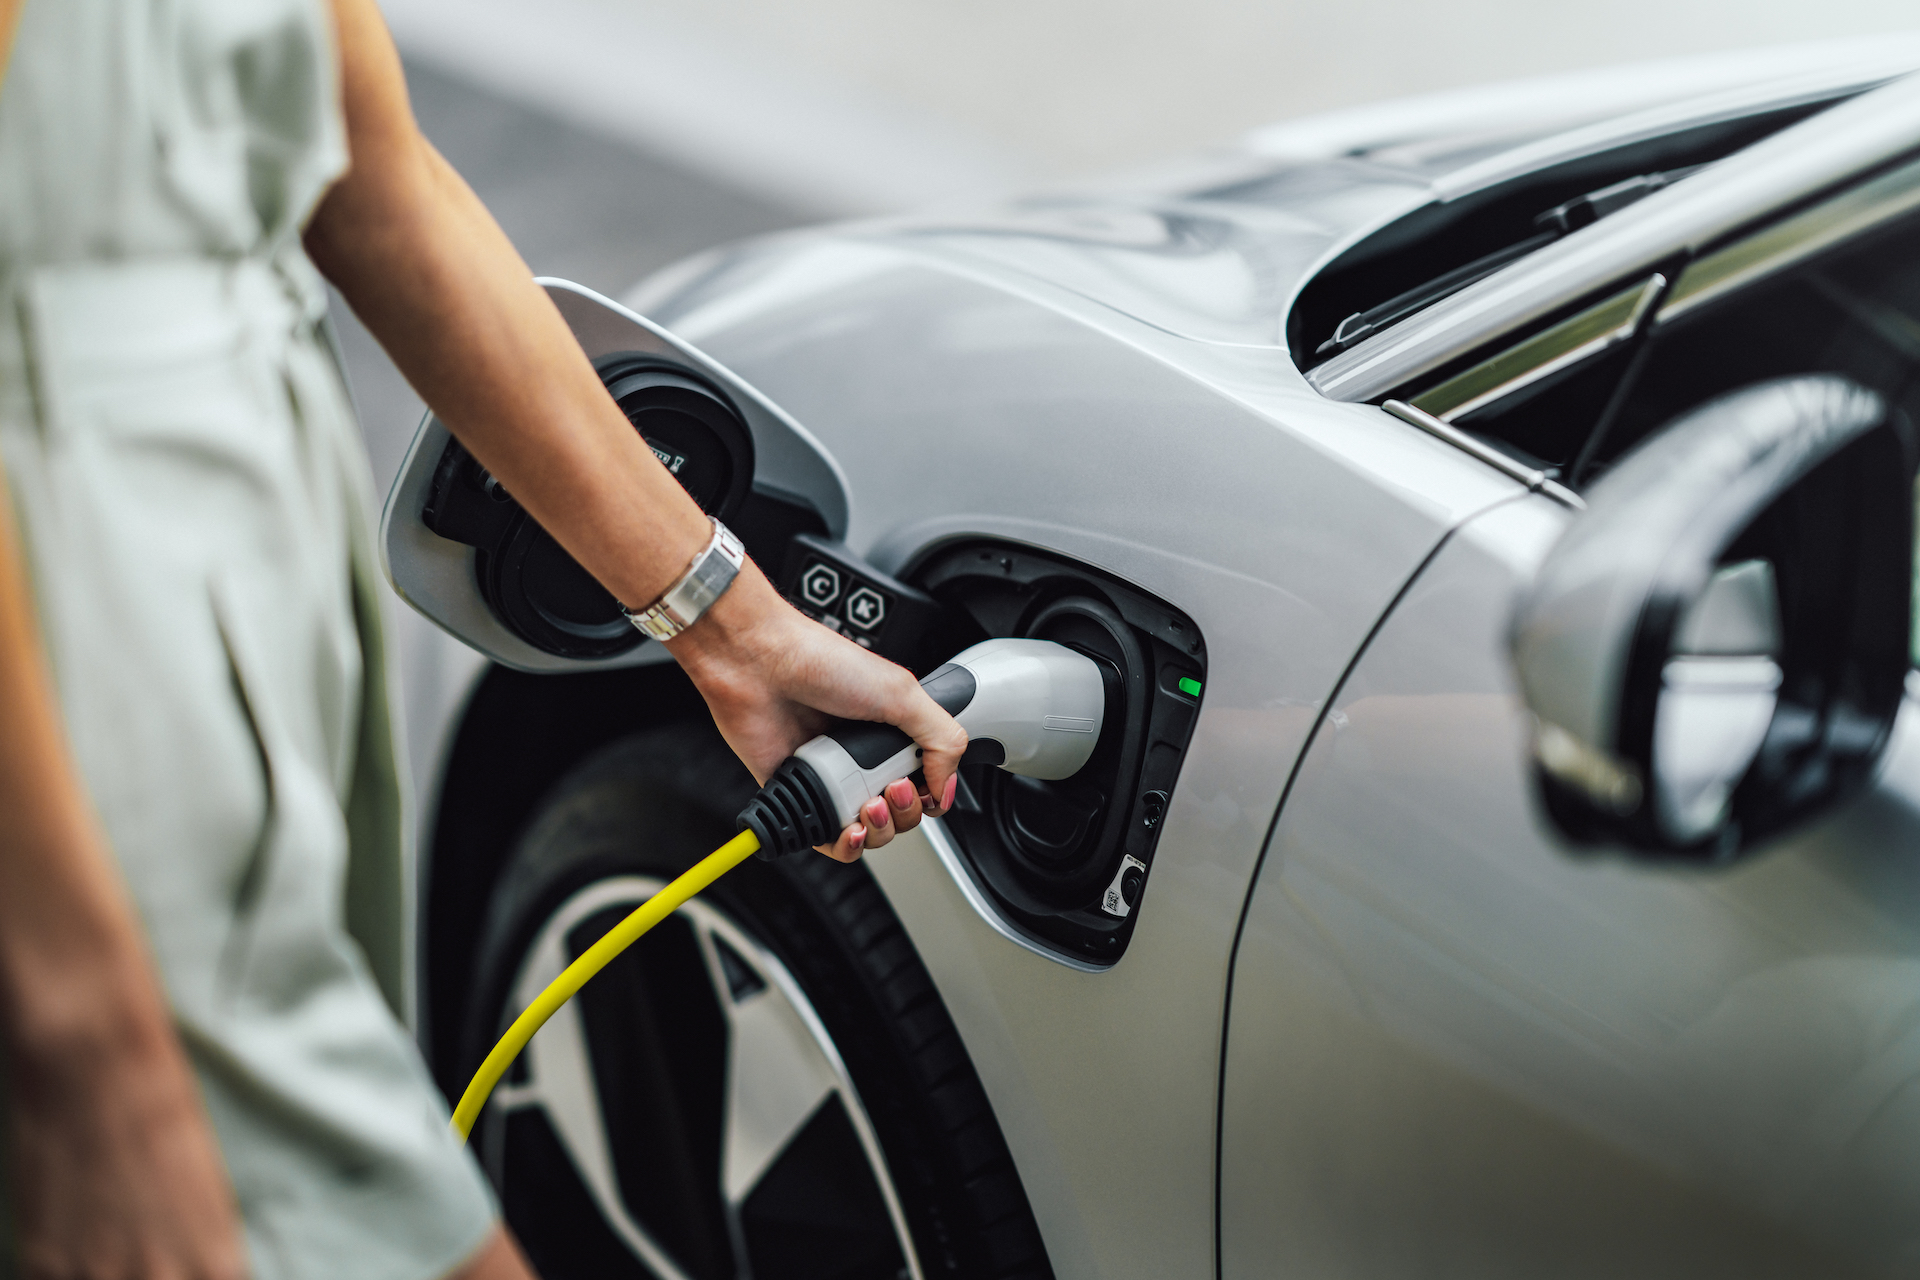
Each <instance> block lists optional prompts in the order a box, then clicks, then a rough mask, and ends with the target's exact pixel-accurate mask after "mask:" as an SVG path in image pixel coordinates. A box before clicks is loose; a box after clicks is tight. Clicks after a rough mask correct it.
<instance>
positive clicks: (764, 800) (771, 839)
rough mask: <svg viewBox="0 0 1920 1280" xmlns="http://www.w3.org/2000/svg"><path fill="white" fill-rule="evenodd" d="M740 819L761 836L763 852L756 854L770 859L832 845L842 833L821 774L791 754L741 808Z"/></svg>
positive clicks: (743, 824) (740, 821) (744, 825)
mask: <svg viewBox="0 0 1920 1280" xmlns="http://www.w3.org/2000/svg"><path fill="white" fill-rule="evenodd" d="M738 821H739V824H740V826H741V827H743V828H744V829H746V830H748V831H751V832H753V834H754V835H755V836H757V837H759V840H760V851H759V853H757V854H756V855H755V856H756V857H760V858H765V859H766V860H767V861H769V862H771V861H773V860H774V859H776V858H784V857H786V856H787V855H788V854H790V853H799V852H800V851H802V850H803V849H811V848H813V847H814V846H815V845H820V844H831V843H832V842H833V841H834V840H835V839H836V838H837V837H838V836H839V834H840V829H839V827H838V825H837V824H836V822H835V819H834V815H833V804H832V801H831V800H830V799H829V798H828V795H827V789H826V787H824V786H822V785H821V783H820V775H819V774H817V773H815V772H814V771H813V766H812V765H810V764H808V763H807V762H806V761H804V760H802V759H800V758H799V757H798V756H788V757H787V758H786V760H785V761H784V762H782V763H781V765H780V767H779V768H778V769H775V770H774V771H773V776H772V777H771V778H768V779H767V785H766V786H764V787H761V788H760V791H759V793H758V794H756V795H755V796H754V797H753V799H752V800H751V801H749V802H748V803H747V807H746V808H744V809H742V810H741V811H740V817H739V819H738Z"/></svg>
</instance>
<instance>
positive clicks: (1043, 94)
mask: <svg viewBox="0 0 1920 1280" xmlns="http://www.w3.org/2000/svg"><path fill="white" fill-rule="evenodd" d="M383 7H384V9H385V11H386V15H387V19H388V22H389V23H390V24H391V25H392V27H393V30H394V34H395V37H396V39H397V40H398V42H399V44H400V48H401V53H402V55H403V57H404V58H405V59H406V62H407V74H408V80H409V83H410V84H411V87H412V91H413V100H414V109H415V111H416V113H417V114H418V115H419V118H420V123H421V125H422V126H423V128H424V129H425V131H426V134H427V136H428V137H429V138H431V139H432V140H433V141H434V143H435V144H436V145H437V146H438V147H439V148H440V150H441V151H442V152H443V153H444V154H445V155H446V156H447V158H448V159H449V160H450V161H451V162H452V163H453V164H454V166H455V167H456V168H458V169H459V170H460V172H461V173H462V174H464V175H465V176H466V178H467V180H468V181H469V182H470V183H471V184H472V185H473V187H474V189H475V190H476V191H477V192H478V193H479V195H480V198H481V199H482V200H484V201H485V202H486V203H487V205H488V206H489V207H490V208H491V209H492V210H493V212H494V214H495V216H496V217H498V218H499V220H500V222H501V224H502V225H503V226H504V227H505V228H506V230H507V233H508V234H509V235H510V236H512V237H513V239H514V241H515V243H516V244H518V245H519V247H520V251H521V253H522V255H523V256H524V257H525V258H526V260H527V262H528V263H529V264H530V265H531V266H532V267H533V269H534V271H535V272H536V273H538V274H542V275H556V276H563V277H566V278H568V279H572V280H576V281H578V282H580V283H582V284H585V285H588V286H589V287H592V288H594V289H598V290H599V291H601V292H603V293H607V294H612V295H616V296H617V295H619V294H622V293H624V292H625V291H626V290H627V288H628V287H629V286H630V285H632V284H633V283H634V282H635V281H637V280H639V279H640V278H641V277H642V276H644V275H646V274H648V273H649V272H651V271H653V270H655V269H657V268H659V267H662V266H665V265H667V264H668V263H670V262H673V261H675V260H676V259H678V258H681V257H684V256H685V255H687V254H690V253H693V252H695V251H696V250H700V249H704V248H708V247H710V246H713V245H716V244H721V243H725V242H727V241H730V240H736V239H739V238H742V237H745V236H751V235H755V234H758V233H762V232H768V231H774V230H779V229H782V228H787V227H793V226H799V225H803V224H806V223H809V222H816V221H820V220H823V219H829V218H838V217H848V216H859V215H865V214H876V213H891V212H899V211H905V210H911V209H916V208H923V207H928V206H931V205H944V204H955V203H968V202H977V201H981V200H990V199H993V198H995V197H996V196H1002V195H1007V194H1012V193H1017V192H1021V191H1029V190H1036V189H1044V188H1047V187H1054V186H1060V185H1065V184H1071V183H1072V182H1074V181H1076V180H1079V179H1084V178H1088V177H1091V176H1095V175H1103V174H1107V173H1111V172H1114V171H1124V170H1127V169H1130V168H1134V167H1139V166H1147V165H1151V164H1152V163H1154V162H1156V161H1160V160H1163V159H1166V158H1169V157H1174V156H1178V155H1179V154H1181V153H1183V152H1191V151H1194V150H1196V149H1203V148H1207V147H1212V146H1218V145H1222V144H1231V143H1232V142H1233V140H1234V139H1235V138H1236V137H1237V136H1239V135H1241V134H1243V133H1245V132H1247V131H1249V130H1252V129H1256V128H1258V127H1259V126H1261V125H1263V124H1268V123H1272V122H1275V121H1279V120H1283V119H1287V118H1291V117H1297V116H1301V115H1306V114H1309V113H1312V112H1316V111H1323V110H1328V109H1332V108H1339V107H1349V106H1355V105H1358V104H1364V103H1368V102H1374V101H1379V100H1382V99H1386V98H1394V97H1404V96H1407V95H1412V94H1422V93H1430V92H1434V91H1438V90H1445V89H1450V88H1455V87H1459V86H1466V85H1476V84H1485V83H1491V82H1495V81H1503V80H1515V79H1527V78H1532V77H1536V76H1545V75H1553V74H1562V73H1566V72H1575V71H1579V70H1582V69H1586V68H1593V67H1600V66H1608V65H1615V64H1620V63H1630V62H1650V61H1658V60H1660V59H1666V58H1673V57H1681V56H1689V55H1700V54H1716V53H1730V52H1733V51H1738V50H1750V49H1755V48H1760V47H1764V46H1769V45H1778V44H1784V43H1789V42H1800V41H1810V40H1829V39H1839V38H1846V37H1854V38H1858V37H1862V36H1867V37H1871V36H1872V35H1873V34H1875V33H1878V32H1889V31H1895V30H1902V29H1907V28H1911V27H1913V26H1915V25H1916V23H1917V22H1920V12H1917V11H1916V9H1915V5H1914V0H1817V2H1815V0H1742V3H1740V4H1738V5H1732V4H1728V3H1726V2H1725V0H1592V2H1590V3H1587V4H1546V3H1542V2H1541V0H1449V2H1448V3H1445V4H1440V3H1432V2H1429V0H1355V2H1352V3H1345V4H1329V3H1325V2H1324V0H1322V2H1320V3H1305V2H1304V0H1291V2H1289V0H970V2H969V3H967V4H964V5H961V4H954V3H938V2H936V0H539V3H533V2H532V0H384V4H383ZM335 312H336V315H337V316H338V318H339V322H340V331H341V338H342V342H343V345H344V347H345V349H346V353H347V361H348V374H349V377H350V379H351V380H352V383H353V390H354V395H355V398H356V400H357V401H358V403H359V407H360V412H361V418H362V422H363V425H364V428H365V430H366V433H367V441H368V446H369V449H370V452H371V455H372V458H373V464H374V472H375V480H376V482H377V483H378V485H379V486H380V489H381V492H382V493H383V494H384V492H385V489H386V486H387V484H388V483H389V482H390V480H391V479H392V477H393V475H394V472H395V471H396V469H397V468H398V467H399V464H400V461H401V458H402V456H403V454H404V452H405V449H406V446H407V443H408V442H409V441H410V440H411V438H412V435H413V431H414V428H415V427H416V426H417V425H418V422H419V419H420V415H421V412H422V406H421V404H420V402H419V400H418V399H417V398H416V397H414V395H413V394H412V392H411V390H410V389H409V388H408V387H407V385H406V382H405V381H404V380H403V379H402V378H401V377H400V375H399V374H398V372H397V371H395V370H394V369H393V367H392V366H391V365H390V364H389V363H387V361H386V359H385V357H384V356H383V355H381V353H380V351H379V348H378V347H377V346H375V345H374V343H373V342H372V340H371V339H370V338H368V337H367V335H366V333H365V331H364V330H362V329H360V328H359V326H358V325H357V324H356V323H355V322H354V321H353V318H352V316H351V315H350V314H348V313H347V312H346V310H345V308H344V307H340V306H336V308H335ZM396 614H397V615H404V616H399V617H397V618H396V621H398V623H399V624H400V632H399V636H398V639H399V644H400V648H401V652H402V656H403V665H404V668H405V672H406V681H407V687H406V702H407V719H408V721H409V723H410V724H412V725H413V726H416V729H415V732H414V735H413V743H412V747H411V753H412V757H413V767H414V774H415V777H416V779H418V780H420V781H421V782H423V783H424V782H425V780H426V779H428V778H430V777H431V776H432V774H433V768H432V765H433V762H434V761H435V760H436V759H437V758H438V755H439V752H440V750H441V746H442V744H441V743H439V742H438V741H437V740H435V739H434V737H433V735H432V734H431V733H430V732H427V731H425V730H426V727H427V726H433V725H437V724H440V723H443V722H444V721H445V719H446V717H445V714H444V713H445V711H446V710H447V709H448V708H449V707H450V705H451V704H452V702H453V701H454V700H456V699H458V698H459V697H461V696H462V695H463V693H464V690H465V688H466V687H467V685H468V683H469V681H470V679H471V677H472V675H473V673H474V671H475V670H476V668H477V666H478V664H479V659H478V658H477V657H475V656H474V655H473V654H471V653H470V652H468V651H467V650H465V649H464V648H462V647H461V646H459V645H458V644H457V643H455V642H453V641H451V640H448V639H446V638H445V637H443V636H442V635H441V634H440V633H439V632H438V631H436V630H435V629H434V628H432V627H431V626H430V625H428V624H427V623H425V622H424V620H422V619H420V618H419V617H418V616H417V615H414V614H412V613H411V611H409V610H406V609H405V608H404V607H397V608H396ZM426 798H428V799H430V798H431V797H426Z"/></svg>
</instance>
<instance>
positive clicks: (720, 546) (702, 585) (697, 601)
mask: <svg viewBox="0 0 1920 1280" xmlns="http://www.w3.org/2000/svg"><path fill="white" fill-rule="evenodd" d="M746 558H747V549H746V548H745V547H744V546H742V545H741V544H740V539H738V538H736V537H734V536H733V530H731V529H729V528H727V526H725V525H723V524H721V523H720V522H719V521H718V520H715V521H714V522H713V541H711V542H709V543H708V544H707V549H706V550H705V551H702V552H701V553H700V554H699V555H697V556H695V557H694V558H693V564H692V565H691V566H689V567H688V569H687V571H686V572H685V573H684V574H682V575H680V580H679V581H678V582H676V583H674V584H673V585H672V586H670V587H668V588H667V590H666V594H665V595H662V596H661V597H660V598H659V599H658V600H656V601H654V603H653V604H651V605H649V606H648V607H647V608H645V609H642V610H641V611H640V612H638V613H635V612H634V611H633V610H631V609H626V610H623V612H625V613H626V615H627V621H628V622H631V623H632V624H633V625H634V626H636V627H638V628H640V630H642V631H644V632H645V633H646V634H647V635H650V636H652V637H653V638H654V639H655V640H671V639H673V638H674V637H675V636H677V635H679V634H680V633H681V632H682V631H685V630H686V629H687V628H688V627H690V626H692V625H693V624H694V623H696V622H698V621H699V620H700V615H701V614H703V613H705V612H706V611H707V609H708V607H709V606H710V605H712V604H713V602H714V601H715V600H718V599H719V598H720V597H721V596H722V595H724V594H726V590H727V588H728V587H730V586H732V585H733V579H734V577H735V575H737V574H738V573H739V572H740V566H741V565H742V564H743V563H745V561H746Z"/></svg>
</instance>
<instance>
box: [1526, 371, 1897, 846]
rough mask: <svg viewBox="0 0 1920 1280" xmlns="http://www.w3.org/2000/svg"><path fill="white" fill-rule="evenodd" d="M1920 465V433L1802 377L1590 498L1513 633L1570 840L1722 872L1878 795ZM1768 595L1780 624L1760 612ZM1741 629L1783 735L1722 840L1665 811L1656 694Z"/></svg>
mask: <svg viewBox="0 0 1920 1280" xmlns="http://www.w3.org/2000/svg"><path fill="white" fill-rule="evenodd" d="M1915 465H1916V448H1915V441H1914V435H1913V431H1912V428H1911V427H1910V425H1909V424H1908V423H1907V421H1906V419H1905V418H1904V416H1903V415H1901V414H1899V413H1898V412H1897V411H1895V410H1893V409H1891V408H1890V407H1889V406H1888V405H1887V404H1886V402H1885V401H1884V400H1882V399H1881V398H1880V397H1879V396H1877V395H1875V394H1874V393H1873V392H1871V391H1868V390H1866V389H1864V388H1862V387H1860V386H1859V385H1858V384H1856V383H1853V382H1851V381H1849V380H1847V379H1844V378H1838V377H1831V376H1815V377H1797V378H1786V379H1780V380H1777V381H1773V382H1767V383H1762V384H1760V385H1757V386H1754V387H1749V388H1746V389H1744V390H1741V391H1737V392H1733V393H1731V394H1729V395H1726V396H1723V397H1720V398H1719V399H1716V400H1714V401H1711V402H1709V403H1708V404H1706V405H1704V406H1702V407H1700V408H1699V409H1696V410H1694V411H1692V412H1691V413H1689V414H1687V415H1685V416H1684V417H1683V418H1681V419H1680V420H1679V421H1677V422H1675V423H1674V424H1673V425H1671V426H1669V427H1667V428H1666V429H1665V430H1663V431H1661V432H1659V433H1657V434H1656V435H1654V436H1653V437H1651V438H1650V439H1649V440H1648V441H1647V443H1645V444H1643V445H1642V446H1640V447H1639V448H1638V449H1636V450H1635V451H1633V452H1632V453H1630V454H1628V455H1627V456H1626V457H1625V458H1623V459H1622V460H1621V461H1620V463H1619V464H1618V465H1617V466H1615V467H1614V468H1613V470H1612V471H1610V472H1609V473H1608V474H1607V475H1606V476H1605V477H1604V478H1602V479H1601V480H1600V481H1599V482H1598V483H1597V484H1595V485H1594V486H1593V488H1592V489H1591V490H1590V491H1589V492H1588V494H1587V495H1586V496H1587V503H1588V507H1587V510H1586V511H1585V512H1584V513H1582V514H1581V515H1580V516H1579V517H1577V518H1576V519H1575V521H1574V523H1573V524H1572V526H1571V527H1570V528H1569V529H1568V530H1567V533H1566V535H1565V536H1564V537H1563V538H1562V539H1561V541H1560V542H1559V543H1558V544H1557V545H1556V546H1555V547H1554V549H1553V550H1552V552H1550V553H1549V555H1548V557H1547V559H1546V561H1545V562H1544V563H1543V564H1542V566H1541V569H1540V572H1539V574H1538V575H1537V576H1536V578H1535V580H1534V582H1533V584H1532V585H1531V587H1530V588H1529V589H1528V591H1527V592H1526V593H1525V594H1524V595H1523V597H1522V598H1521V600H1520V601H1519V602H1518V605H1517V607H1516V610H1515V614H1514V619H1513V625H1512V631H1511V648H1512V655H1513V660H1514V665H1515V668H1516V671H1517V674H1518V676H1519V681H1520V687H1521V692H1522V695H1523V697H1524V698H1525V700H1526V703H1527V705H1528V708H1529V709H1530V710H1531V711H1532V712H1533V715H1534V718H1535V725H1536V732H1535V736H1534V765H1535V769H1534V773H1535V778H1536V782H1537V786H1538V790H1539V793H1540V796H1541V799H1542V801H1543V804H1544V807H1545V809H1546V811H1547V813H1548V815H1549V816H1550V817H1551V819H1552V820H1553V822H1554V824H1555V825H1556V826H1557V827H1558V828H1559V829H1560V830H1561V832H1562V833H1563V834H1565V835H1566V836H1567V837H1568V838H1570V839H1572V840H1573V841H1575V842H1577V843H1582V844H1597V843H1607V844H1618V845H1623V846H1626V847H1627V848H1628V849H1631V850H1635V851H1639V852H1644V853H1650V854H1655V855H1659V856H1666V857H1681V858H1691V859H1697V860H1704V861H1715V860H1723V859H1726V858H1730V857H1732V856H1734V855H1736V854H1738V853H1740V852H1742V851H1743V850H1746V849H1749V848H1752V847H1753V846H1755V845H1756V844H1758V843H1760V842H1763V841H1765V840H1767V839H1770V838H1771V837H1774V836H1776V835H1778V834H1780V833H1781V832H1784V831H1786V830H1787V829H1789V828H1791V827H1793V826H1796V825H1798V824H1799V823H1801V822H1804V821H1806V820H1808V819H1810V818H1812V817H1815V816H1817V815H1819V814H1820V813H1823V812H1826V811H1828V810H1830V809H1832V808H1833V807H1835V806H1836V805H1837V804H1838V803H1839V802H1840V801H1842V800H1843V799H1845V798H1846V797H1848V796H1849V795H1851V794H1852V793H1854V792H1855V791H1857V790H1859V789H1860V788H1861V787H1863V786H1864V785H1865V784H1866V783H1867V781H1868V780H1869V779H1870V777H1871V776H1872V773H1873V769H1874V766H1875V764H1876V763H1877V761H1878V759H1879V756H1880V753H1881V750H1882V749H1883V747H1884V746H1885V744H1886V741H1887V738H1888V735H1889V733H1890V732H1891V730H1892V726H1893V720H1894V716H1895V714H1896V713H1897V712H1898V710H1899V708H1900V704H1901V700H1902V697H1903V694H1904V689H1905V683H1906V675H1907V670H1908V667H1909V663H1910V653H1911V647H1910V642H1909V630H1910V627H1911V625H1912V591H1913V532H1914V529H1913V522H1914V472H1915ZM1755 565H1758V566H1763V567H1764V568H1765V572H1766V574H1768V575H1770V578H1769V581H1768V582H1767V583H1766V584H1765V585H1764V587H1762V586H1761V585H1760V584H1759V583H1758V578H1759V576H1760V575H1761V570H1760V569H1756V568H1753V566H1755ZM1727 566H1732V568H1727ZM1716 575H1719V581H1716ZM1710 587H1712V588H1716V590H1715V592H1714V595H1715V597H1716V598H1715V599H1713V600H1708V599H1707V596H1708V594H1709V589H1710ZM1761 590H1764V591H1765V592H1767V593H1769V594H1771V595H1772V596H1773V597H1774V598H1775V599H1777V617H1775V618H1765V617H1763V616H1762V615H1763V613H1764V607H1763V606H1760V605H1756V604H1754V603H1752V602H1753V601H1756V600H1760V599H1762V598H1763V597H1762V596H1760V595H1757V594H1756V592H1757V591H1761ZM1743 602H1745V603H1743ZM1729 609H1731V610H1734V611H1735V613H1739V614H1743V615H1744V616H1746V618H1747V619H1748V620H1747V621H1746V622H1744V623H1737V622H1733V621H1730V620H1729V619H1730V618H1731V616H1732V615H1729V614H1727V610H1729ZM1716 619H1717V620H1716ZM1730 626H1731V627H1732V631H1731V634H1733V635H1743V634H1744V635H1749V636H1755V637H1760V638H1756V639H1754V640H1752V641H1750V647H1754V648H1755V650H1756V651H1755V652H1754V653H1753V654H1751V655H1748V659H1747V670H1748V671H1751V669H1752V667H1753V665H1754V663H1755V662H1761V663H1764V662H1766V661H1768V660H1770V661H1771V662H1773V663H1774V664H1777V686H1776V687H1775V689H1774V692H1773V695H1772V696H1773V704H1772V705H1773V711H1772V716H1771V719H1770V720H1769V721H1768V722H1767V723H1766V727H1765V731H1764V734H1763V735H1760V736H1759V741H1758V746H1757V749H1756V750H1755V751H1754V753H1753V755H1752V758H1751V762H1750V763H1749V764H1747V765H1746V767H1745V769H1744V772H1738V773H1737V774H1736V776H1737V781H1735V780H1734V779H1733V778H1729V780H1728V785H1727V787H1726V788H1725V790H1724V799H1723V800H1720V799H1719V797H1717V796H1716V797H1709V799H1710V801H1714V800H1719V803H1718V808H1717V810H1715V811H1714V812H1713V816H1712V820H1711V821H1709V822H1706V823H1687V822H1679V821H1676V819H1675V818H1674V816H1673V812H1672V806H1671V805H1666V804H1663V803H1659V802H1657V799H1658V798H1657V797H1656V791H1657V789H1658V787H1659V784H1660V779H1661V777H1662V774H1661V772H1660V770H1661V767H1662V761H1661V759H1659V758H1658V753H1659V751H1660V750H1661V742H1662V741H1663V740H1665V741H1667V742H1669V744H1670V743H1671V734H1667V735H1662V734H1661V733H1659V732H1657V728H1658V722H1659V719H1660V715H1661V709H1662V706H1663V702H1662V699H1663V694H1667V693H1668V691H1669V689H1670V687H1671V684H1672V679H1673V671H1672V665H1673V663H1674V659H1675V658H1676V657H1677V656H1680V657H1684V656H1687V655H1689V654H1692V653H1699V652H1702V650H1701V649H1700V648H1698V647H1697V641H1696V638H1697V637H1699V636H1702V635H1726V634H1729V631H1728V628H1729V627H1730ZM1763 646H1768V647H1771V648H1772V650H1773V651H1772V652H1765V651H1763V648H1762V647H1763ZM1736 647H1738V646H1736ZM1705 652H1707V653H1710V654H1714V655H1715V656H1718V655H1719V653H1720V652H1722V651H1716V650H1714V649H1713V648H1712V647H1711V645H1709V647H1708V648H1707V649H1706V650H1705ZM1694 665H1695V666H1698V665H1700V664H1699V663H1698V662H1696V663H1695V664H1694ZM1669 749H1670V747H1669Z"/></svg>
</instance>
